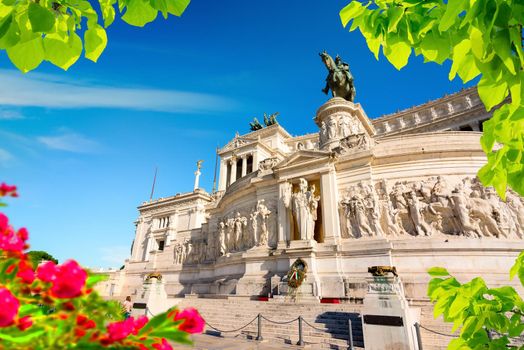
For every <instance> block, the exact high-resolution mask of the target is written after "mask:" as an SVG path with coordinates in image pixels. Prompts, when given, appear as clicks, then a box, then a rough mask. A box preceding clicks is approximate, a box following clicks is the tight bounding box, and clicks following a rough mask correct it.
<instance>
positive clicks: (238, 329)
mask: <svg viewBox="0 0 524 350" xmlns="http://www.w3.org/2000/svg"><path fill="white" fill-rule="evenodd" d="M257 318H258V315H257V316H255V318H254V319H252V320H251V322H249V323H247V324H245V325H244V326H242V327H240V328H237V329H232V330H228V331H224V330H222V329H218V328H216V327H214V326H212V325H210V324H209V323H207V321H206V325H207V326H208V327H209V328H213V329H214V330H215V331H217V332H220V333H234V332H238V331H241V330H242V329H244V328H246V327H247V326H249V325H250V324H251V323H253V322H255V320H256V319H257Z"/></svg>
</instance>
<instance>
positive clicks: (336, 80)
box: [319, 51, 356, 102]
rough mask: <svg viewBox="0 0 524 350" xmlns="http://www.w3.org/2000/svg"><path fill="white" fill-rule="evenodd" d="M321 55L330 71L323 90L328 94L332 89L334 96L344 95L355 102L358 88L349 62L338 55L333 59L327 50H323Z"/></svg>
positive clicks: (343, 96)
mask: <svg viewBox="0 0 524 350" xmlns="http://www.w3.org/2000/svg"><path fill="white" fill-rule="evenodd" d="M319 55H320V57H321V58H322V62H324V64H325V65H326V68H327V70H328V71H329V74H328V76H327V78H326V87H325V88H324V89H322V92H324V93H325V94H326V95H327V93H328V92H329V90H331V94H332V96H333V97H342V98H344V99H346V100H348V101H350V102H353V101H354V100H355V93H356V90H355V86H354V85H353V76H352V75H351V72H350V70H349V64H347V63H345V62H343V61H342V59H341V58H340V57H339V56H338V55H337V57H336V58H335V60H333V58H331V56H330V55H328V54H327V52H326V51H323V52H321V53H320V54H319Z"/></svg>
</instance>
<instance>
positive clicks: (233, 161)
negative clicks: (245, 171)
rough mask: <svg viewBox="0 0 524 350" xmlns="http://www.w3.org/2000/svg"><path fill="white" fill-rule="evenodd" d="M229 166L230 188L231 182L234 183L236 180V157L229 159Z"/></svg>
mask: <svg viewBox="0 0 524 350" xmlns="http://www.w3.org/2000/svg"><path fill="white" fill-rule="evenodd" d="M229 164H231V174H230V177H229V185H230V186H231V185H232V184H233V182H235V181H236V179H237V158H236V157H233V158H231V160H230V161H229Z"/></svg>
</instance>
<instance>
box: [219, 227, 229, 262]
mask: <svg viewBox="0 0 524 350" xmlns="http://www.w3.org/2000/svg"><path fill="white" fill-rule="evenodd" d="M218 242H219V244H218V249H219V253H220V256H224V255H226V253H227V245H226V224H224V222H223V221H220V222H219V223H218Z"/></svg>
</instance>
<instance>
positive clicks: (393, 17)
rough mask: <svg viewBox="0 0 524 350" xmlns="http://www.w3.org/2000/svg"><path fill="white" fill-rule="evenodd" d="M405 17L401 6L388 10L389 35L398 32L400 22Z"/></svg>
mask: <svg viewBox="0 0 524 350" xmlns="http://www.w3.org/2000/svg"><path fill="white" fill-rule="evenodd" d="M403 15H404V9H403V8H402V7H400V6H393V7H390V8H389V9H388V12H387V17H388V20H389V24H388V33H391V32H396V31H397V25H398V22H400V20H401V19H402V16H403Z"/></svg>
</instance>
